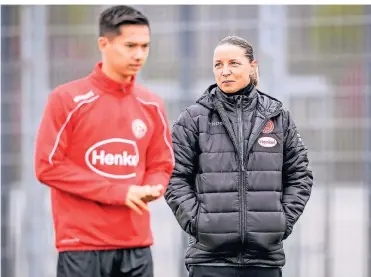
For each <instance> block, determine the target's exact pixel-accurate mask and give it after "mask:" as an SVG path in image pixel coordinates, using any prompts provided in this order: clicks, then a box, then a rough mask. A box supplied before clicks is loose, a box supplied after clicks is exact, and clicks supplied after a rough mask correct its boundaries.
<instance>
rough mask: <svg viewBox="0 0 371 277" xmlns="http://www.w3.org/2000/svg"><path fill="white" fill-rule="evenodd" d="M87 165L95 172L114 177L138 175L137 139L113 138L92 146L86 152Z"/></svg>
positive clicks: (121, 177)
mask: <svg viewBox="0 0 371 277" xmlns="http://www.w3.org/2000/svg"><path fill="white" fill-rule="evenodd" d="M85 162H86V164H87V166H88V167H89V168H90V169H91V170H92V171H94V172H95V173H97V174H99V175H101V176H104V177H109V178H114V179H128V178H133V177H135V176H136V173H135V171H136V166H137V165H138V163H139V152H138V147H137V144H136V143H135V141H132V140H127V139H121V138H112V139H107V140H103V141H100V142H98V143H96V144H94V145H93V146H91V147H90V148H89V149H88V151H86V153H85Z"/></svg>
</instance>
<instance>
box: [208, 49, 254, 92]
mask: <svg viewBox="0 0 371 277" xmlns="http://www.w3.org/2000/svg"><path fill="white" fill-rule="evenodd" d="M213 65H214V70H213V71H214V76H215V80H216V83H217V85H218V86H219V88H220V89H221V90H222V91H224V92H225V93H234V92H237V91H238V90H240V89H242V88H244V87H246V86H247V85H248V84H249V83H250V74H252V72H254V70H255V68H256V61H255V60H254V61H252V62H250V61H249V59H248V58H247V57H246V56H245V49H243V48H241V47H238V46H235V45H230V44H224V45H219V46H217V47H216V48H215V51H214V60H213Z"/></svg>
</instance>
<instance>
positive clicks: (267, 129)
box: [263, 120, 274, 134]
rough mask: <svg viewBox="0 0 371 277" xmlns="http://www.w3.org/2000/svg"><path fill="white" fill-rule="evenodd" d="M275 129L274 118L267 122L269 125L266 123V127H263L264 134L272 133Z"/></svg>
mask: <svg viewBox="0 0 371 277" xmlns="http://www.w3.org/2000/svg"><path fill="white" fill-rule="evenodd" d="M273 129H274V123H273V121H272V120H269V121H268V122H267V125H265V127H264V129H263V133H264V134H269V133H272V131H273Z"/></svg>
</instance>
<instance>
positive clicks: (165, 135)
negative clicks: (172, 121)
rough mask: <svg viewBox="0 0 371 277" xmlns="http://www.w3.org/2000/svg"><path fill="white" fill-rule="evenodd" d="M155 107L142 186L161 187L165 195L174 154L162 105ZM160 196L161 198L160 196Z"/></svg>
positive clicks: (172, 167)
mask: <svg viewBox="0 0 371 277" xmlns="http://www.w3.org/2000/svg"><path fill="white" fill-rule="evenodd" d="M153 105H155V106H156V114H155V116H154V118H155V126H156V128H155V130H154V133H153V135H152V138H151V142H150V144H149V147H148V149H147V158H146V173H145V175H144V180H143V184H144V185H151V186H156V185H163V186H164V190H163V192H162V195H163V193H165V191H166V188H167V186H168V184H169V180H170V177H171V174H172V172H173V169H174V152H173V145H172V140H171V134H170V130H169V127H168V120H167V115H166V112H165V109H164V107H163V105H160V104H157V103H156V104H153ZM162 195H161V196H162Z"/></svg>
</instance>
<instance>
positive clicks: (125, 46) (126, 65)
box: [99, 25, 150, 77]
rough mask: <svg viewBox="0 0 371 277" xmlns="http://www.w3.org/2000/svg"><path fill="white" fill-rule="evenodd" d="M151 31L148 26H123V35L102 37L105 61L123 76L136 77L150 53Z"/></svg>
mask: <svg viewBox="0 0 371 277" xmlns="http://www.w3.org/2000/svg"><path fill="white" fill-rule="evenodd" d="M149 43H150V31H149V28H148V26H146V25H123V26H122V27H121V34H120V35H118V36H112V37H100V38H99V48H100V50H101V52H102V55H103V60H104V61H105V62H107V63H108V64H109V66H110V67H111V69H112V70H113V71H115V72H116V73H117V74H120V75H121V76H125V77H130V76H133V75H135V74H136V73H137V72H138V71H139V70H140V69H141V68H142V66H143V65H144V63H145V62H146V60H147V57H148V53H149Z"/></svg>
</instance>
